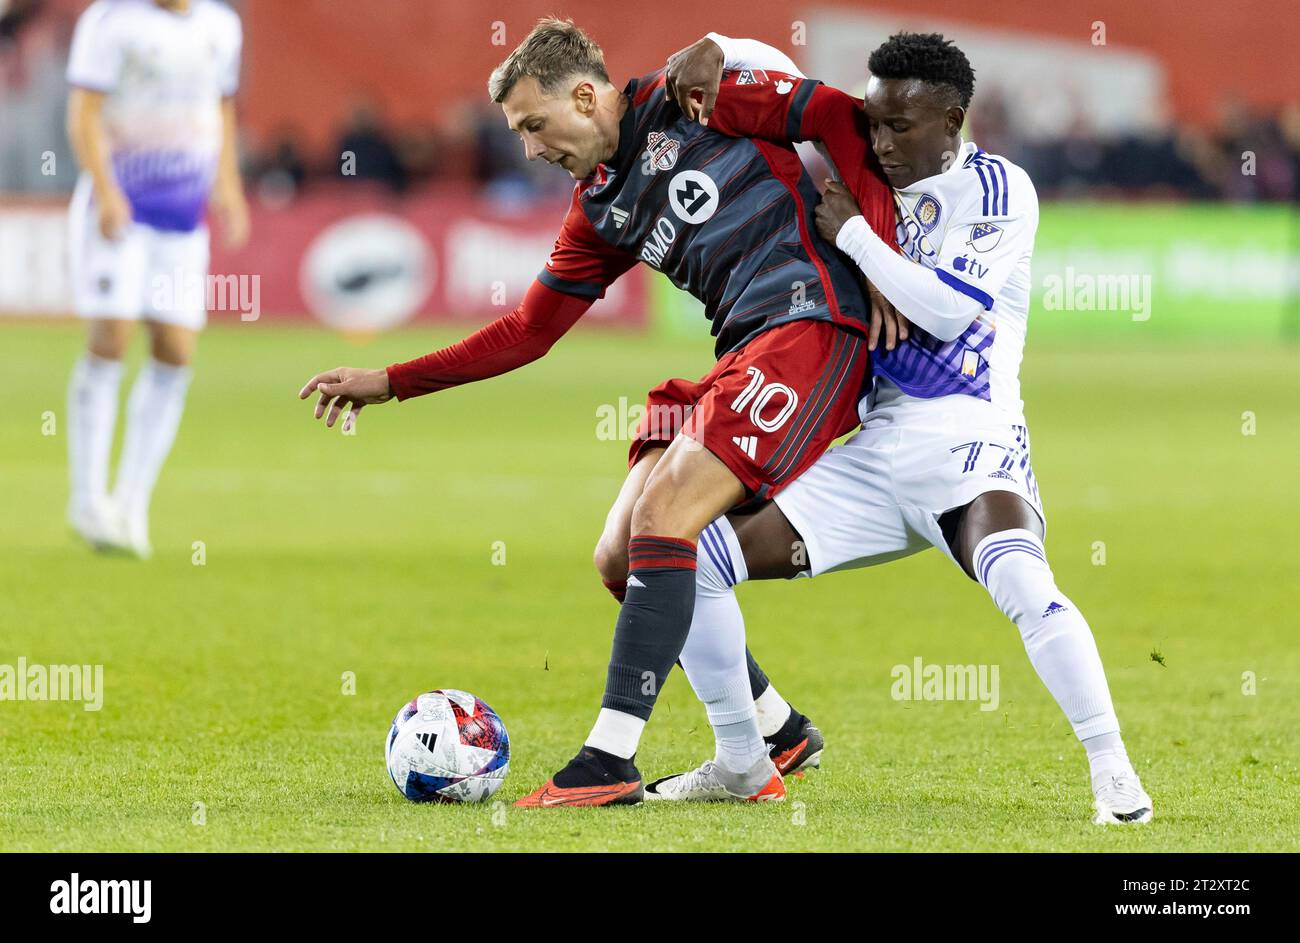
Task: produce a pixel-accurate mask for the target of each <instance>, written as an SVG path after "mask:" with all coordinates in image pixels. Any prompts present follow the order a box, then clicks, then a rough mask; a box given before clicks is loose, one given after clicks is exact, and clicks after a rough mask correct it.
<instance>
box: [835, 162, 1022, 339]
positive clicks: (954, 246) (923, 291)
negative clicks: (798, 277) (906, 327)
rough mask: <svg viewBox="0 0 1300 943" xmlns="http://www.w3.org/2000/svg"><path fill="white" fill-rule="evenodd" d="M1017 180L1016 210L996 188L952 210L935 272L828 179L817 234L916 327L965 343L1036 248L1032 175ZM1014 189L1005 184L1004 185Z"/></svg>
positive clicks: (973, 195) (976, 192) (977, 192)
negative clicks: (881, 231)
mask: <svg viewBox="0 0 1300 943" xmlns="http://www.w3.org/2000/svg"><path fill="white" fill-rule="evenodd" d="M1013 179H1015V180H1016V189H1017V191H1023V192H1017V193H1016V196H1015V199H1016V205H1014V206H1013V205H1011V204H1010V201H1006V200H1003V201H1002V202H1003V203H1004V204H1005V205H998V203H999V200H1000V199H1001V196H1000V195H999V196H994V193H995V192H999V191H994V190H992V188H991V187H989V188H985V189H984V192H982V193H981V191H980V190H979V189H975V190H973V191H972V192H971V193H970V194H968V195H967V198H966V199H965V200H963V201H961V203H960V204H959V205H957V206H954V207H953V208H952V212H953V217H954V218H953V222H952V223H951V224H950V225H949V227H948V230H947V233H946V235H945V237H944V240H943V244H942V245H941V246H940V247H939V254H938V257H937V258H936V260H935V267H934V268H933V269H930V268H927V267H925V266H923V265H919V264H917V263H915V262H912V261H910V260H908V259H906V258H904V257H903V256H901V255H899V254H898V252H897V251H896V250H895V249H894V247H893V246H890V245H887V244H886V243H885V242H884V240H882V239H881V238H880V237H879V236H877V235H876V234H875V233H874V232H873V231H872V229H871V227H870V226H868V225H867V224H866V221H865V220H864V219H863V218H862V217H861V216H860V215H858V214H857V204H856V203H855V202H854V200H853V195H852V194H851V193H849V192H848V190H846V189H845V188H844V187H843V186H842V185H841V184H838V183H834V182H831V181H827V187H826V192H825V193H823V194H822V202H821V204H820V205H819V206H818V207H817V230H818V232H819V233H820V234H821V235H822V238H824V239H828V240H830V241H833V242H834V243H835V245H836V246H837V247H838V248H839V249H840V250H841V251H842V252H844V253H845V254H846V255H848V256H849V257H850V258H851V259H853V261H854V262H855V263H857V266H858V268H859V269H861V270H862V273H863V275H865V276H866V277H867V278H868V279H869V280H870V282H871V283H872V284H873V285H875V286H876V288H877V289H879V290H880V291H881V292H882V293H883V294H884V296H885V297H886V298H888V299H889V300H890V301H891V302H892V303H893V304H894V306H895V307H896V308H898V310H899V311H900V312H901V313H902V314H903V316H904V317H906V318H907V319H908V320H910V321H911V322H912V323H913V324H915V325H916V326H917V327H919V328H921V329H922V330H924V331H926V332H928V333H930V334H932V335H934V336H935V337H937V338H938V339H939V340H942V341H951V340H955V339H956V338H958V337H960V336H961V334H962V332H963V331H965V330H966V329H967V328H968V327H970V325H971V322H972V321H974V320H975V318H976V317H978V316H979V315H980V314H981V313H982V312H984V311H991V310H992V309H993V304H994V299H995V298H996V296H997V294H998V292H999V291H1001V290H1002V286H1003V285H1004V284H1006V281H1007V279H1008V278H1009V277H1010V275H1011V272H1012V271H1013V270H1014V268H1015V267H1016V265H1017V264H1018V263H1019V261H1020V259H1021V257H1022V256H1023V255H1024V254H1025V253H1027V252H1028V251H1029V249H1030V247H1032V245H1033V238H1034V232H1035V230H1036V229H1037V226H1038V201H1037V196H1036V195H1035V194H1034V192H1033V188H1032V185H1031V184H1030V183H1029V179H1028V177H1025V176H1023V175H1021V176H1019V177H1016V178H1013ZM1001 183H1002V186H1003V187H1004V188H1006V187H1007V183H1006V180H1005V178H1004V179H1003V180H1002V181H1001Z"/></svg>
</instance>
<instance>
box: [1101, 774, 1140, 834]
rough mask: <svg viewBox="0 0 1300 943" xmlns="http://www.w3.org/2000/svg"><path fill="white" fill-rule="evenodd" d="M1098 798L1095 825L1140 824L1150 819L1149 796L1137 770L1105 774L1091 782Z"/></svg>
mask: <svg viewBox="0 0 1300 943" xmlns="http://www.w3.org/2000/svg"><path fill="white" fill-rule="evenodd" d="M1093 793H1094V795H1095V796H1096V799H1097V814H1096V816H1094V817H1093V820H1092V821H1093V822H1094V824H1097V825H1142V824H1145V823H1147V822H1150V821H1151V817H1152V815H1153V811H1152V809H1153V806H1152V803H1151V797H1150V796H1148V795H1147V791H1146V790H1145V789H1143V788H1142V782H1141V781H1140V780H1139V779H1138V777H1137V773H1133V772H1129V773H1120V774H1118V775H1112V776H1106V777H1104V778H1103V779H1102V781H1101V782H1099V783H1094V784H1093Z"/></svg>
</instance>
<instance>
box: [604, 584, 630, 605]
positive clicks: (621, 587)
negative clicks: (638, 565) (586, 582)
mask: <svg viewBox="0 0 1300 943" xmlns="http://www.w3.org/2000/svg"><path fill="white" fill-rule="evenodd" d="M601 582H602V583H604V584H605V588H606V589H607V590H609V594H610V595H611V596H613V597H614V598H615V599H617V600H618V601H619V602H620V603H622V602H623V597H624V596H626V595H627V580H601Z"/></svg>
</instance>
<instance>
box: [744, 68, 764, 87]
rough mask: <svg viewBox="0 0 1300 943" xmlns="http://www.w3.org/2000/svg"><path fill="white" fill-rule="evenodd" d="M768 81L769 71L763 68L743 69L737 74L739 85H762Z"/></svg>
mask: <svg viewBox="0 0 1300 943" xmlns="http://www.w3.org/2000/svg"><path fill="white" fill-rule="evenodd" d="M766 81H767V73H766V72H764V71H763V70H762V69H742V70H741V72H740V74H739V75H738V76H736V84H737V85H762V84H763V83H764V82H766Z"/></svg>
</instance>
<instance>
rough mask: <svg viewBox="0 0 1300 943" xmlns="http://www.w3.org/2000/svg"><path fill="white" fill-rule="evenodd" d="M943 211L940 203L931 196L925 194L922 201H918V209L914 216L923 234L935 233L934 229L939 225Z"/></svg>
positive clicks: (914, 211) (913, 212)
mask: <svg viewBox="0 0 1300 943" xmlns="http://www.w3.org/2000/svg"><path fill="white" fill-rule="evenodd" d="M942 211H943V207H941V206H940V205H939V201H938V200H936V199H935V198H934V197H932V196H930V194H928V193H924V194H922V195H921V199H919V200H917V201H916V209H915V210H913V211H912V215H913V216H915V217H916V222H917V225H919V226H920V227H921V232H923V233H927V234H928V233H931V232H934V227H935V226H938V225H939V215H940V213H941V212H942Z"/></svg>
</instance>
